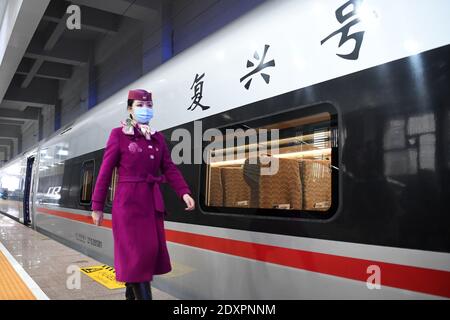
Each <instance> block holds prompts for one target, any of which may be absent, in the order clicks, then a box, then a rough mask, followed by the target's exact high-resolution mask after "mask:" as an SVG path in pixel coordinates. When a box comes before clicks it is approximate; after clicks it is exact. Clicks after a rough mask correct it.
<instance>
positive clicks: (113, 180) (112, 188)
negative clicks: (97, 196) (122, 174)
mask: <svg viewBox="0 0 450 320" xmlns="http://www.w3.org/2000/svg"><path fill="white" fill-rule="evenodd" d="M117 178H118V174H117V167H115V168H114V170H113V173H112V176H111V183H110V185H109V190H108V197H107V199H106V204H107V205H108V206H112V203H113V201H114V194H115V192H116V186H117Z"/></svg>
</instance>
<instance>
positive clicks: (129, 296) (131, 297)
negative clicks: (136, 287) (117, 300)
mask: <svg viewBox="0 0 450 320" xmlns="http://www.w3.org/2000/svg"><path fill="white" fill-rule="evenodd" d="M125 287H126V289H125V299H126V300H136V297H135V296H134V291H133V286H132V285H131V283H129V282H125Z"/></svg>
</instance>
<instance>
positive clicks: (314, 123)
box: [200, 103, 338, 219]
mask: <svg viewBox="0 0 450 320" xmlns="http://www.w3.org/2000/svg"><path fill="white" fill-rule="evenodd" d="M216 131H218V133H216V134H215V135H214V134H209V135H207V137H205V140H208V142H206V143H205V145H204V149H203V150H204V157H205V161H206V163H205V164H204V165H203V166H202V181H203V182H202V186H201V188H202V189H201V192H200V197H201V199H200V205H201V208H202V209H203V210H204V211H205V212H211V213H227V214H243V215H249V214H252V215H258V216H276V217H307V218H319V219H320V218H328V217H330V216H331V215H333V214H334V212H335V211H336V208H337V201H338V192H337V191H338V190H337V188H338V183H337V179H338V163H337V162H338V138H337V137H338V135H337V112H336V109H335V108H334V107H333V106H332V105H331V104H328V103H324V104H320V105H318V106H313V107H308V108H299V109H296V110H293V111H288V112H283V113H277V114H272V115H270V116H267V117H263V118H257V119H254V120H248V121H245V122H240V123H238V124H233V125H230V126H226V127H222V128H219V130H216ZM205 133H206V132H205ZM209 136H211V137H212V138H211V139H207V138H208V137H209ZM211 142H213V144H211Z"/></svg>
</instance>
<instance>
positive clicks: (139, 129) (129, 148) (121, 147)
mask: <svg viewBox="0 0 450 320" xmlns="http://www.w3.org/2000/svg"><path fill="white" fill-rule="evenodd" d="M127 110H128V113H129V118H127V119H126V121H125V122H122V126H121V127H117V128H114V129H112V131H111V133H110V136H109V139H108V142H107V143H106V148H105V153H104V155H103V161H102V164H101V167H100V172H99V174H98V177H97V181H96V184H95V190H94V193H93V195H92V210H93V211H92V219H93V221H94V223H95V224H96V225H101V223H102V221H103V208H104V203H105V198H106V195H107V192H108V188H109V185H110V182H111V176H112V172H113V169H114V167H117V168H118V171H117V172H118V182H117V188H116V190H115V194H114V200H113V204H112V231H113V238H114V267H115V269H116V280H117V281H120V282H125V285H126V298H127V299H138V300H141V299H147V300H151V299H152V293H151V286H150V282H151V281H152V280H153V275H155V274H164V273H167V272H170V271H171V270H172V267H171V264H170V258H169V253H168V250H167V246H166V239H165V234H164V218H165V214H166V212H165V207H164V200H163V197H162V194H161V191H160V188H159V184H160V183H164V182H167V183H169V185H170V187H171V188H172V189H173V190H174V191H175V192H176V194H177V196H178V197H179V198H180V200H181V199H182V200H184V202H185V203H186V206H187V207H186V208H185V210H193V209H194V207H195V203H194V200H193V199H192V197H191V195H192V192H191V190H190V189H189V186H188V185H187V183H186V181H185V180H184V178H183V176H182V174H181V172H180V171H179V170H178V168H177V167H176V165H175V164H174V163H173V162H172V159H171V156H170V151H169V149H168V147H167V144H166V142H165V138H164V136H163V135H162V134H161V133H160V132H157V131H156V130H152V129H151V128H150V127H149V125H148V123H149V121H150V120H151V118H152V117H153V103H152V94H151V93H150V92H147V91H145V90H131V91H129V93H128V107H127ZM159 170H160V171H161V175H157V173H158V171H159Z"/></svg>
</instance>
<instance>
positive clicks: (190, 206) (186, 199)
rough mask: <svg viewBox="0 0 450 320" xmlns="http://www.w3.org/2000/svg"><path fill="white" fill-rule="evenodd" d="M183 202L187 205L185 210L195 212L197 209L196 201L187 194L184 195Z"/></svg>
mask: <svg viewBox="0 0 450 320" xmlns="http://www.w3.org/2000/svg"><path fill="white" fill-rule="evenodd" d="M183 200H184V202H185V203H186V206H187V208H184V210H189V211H190V210H194V208H195V201H194V199H192V197H191V196H190V195H189V194H188V193H186V194H184V195H183Z"/></svg>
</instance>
